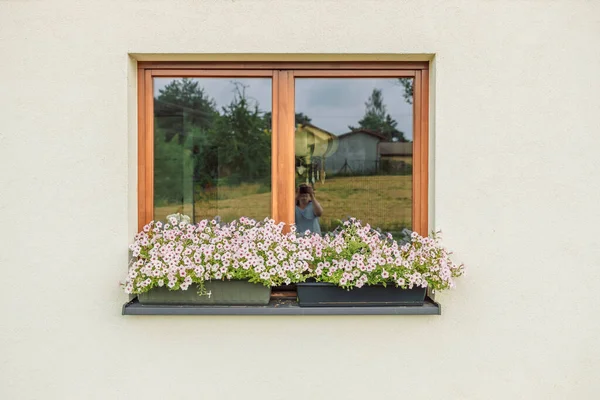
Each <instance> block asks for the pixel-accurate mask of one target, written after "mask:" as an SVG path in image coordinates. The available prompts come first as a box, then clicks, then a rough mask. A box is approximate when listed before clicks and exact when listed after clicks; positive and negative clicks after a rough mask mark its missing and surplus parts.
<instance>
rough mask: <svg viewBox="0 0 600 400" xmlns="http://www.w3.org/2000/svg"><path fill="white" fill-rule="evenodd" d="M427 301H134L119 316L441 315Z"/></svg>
mask: <svg viewBox="0 0 600 400" xmlns="http://www.w3.org/2000/svg"><path fill="white" fill-rule="evenodd" d="M441 314H442V308H441V306H440V304H439V303H436V302H435V301H434V300H432V299H431V298H430V297H426V298H425V303H424V304H423V305H422V306H401V307H299V306H298V303H297V302H296V301H295V300H280V299H272V300H271V302H270V303H269V304H268V305H266V306H176V305H143V304H140V303H139V302H138V300H137V297H136V298H135V299H133V300H131V301H130V302H128V303H125V304H124V305H123V315H441Z"/></svg>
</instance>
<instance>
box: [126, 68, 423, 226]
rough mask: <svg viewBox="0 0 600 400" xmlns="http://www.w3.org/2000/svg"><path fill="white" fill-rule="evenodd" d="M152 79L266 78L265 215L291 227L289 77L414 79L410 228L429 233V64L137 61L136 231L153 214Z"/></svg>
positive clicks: (291, 106)
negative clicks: (268, 201)
mask: <svg viewBox="0 0 600 400" xmlns="http://www.w3.org/2000/svg"><path fill="white" fill-rule="evenodd" d="M155 77H173V78H175V77H196V78H200V77H203V78H210V77H231V78H236V77H239V78H248V77H265V78H271V79H272V102H273V107H272V116H273V118H272V132H273V133H272V143H271V152H272V161H271V179H272V182H271V216H272V218H273V219H275V220H276V221H277V222H280V221H283V222H286V223H293V222H294V197H293V196H294V156H295V149H294V142H295V141H294V118H295V110H294V99H295V93H294V82H295V78H307V77H311V78H370V77H372V78H383V77H389V78H402V77H412V78H414V84H413V174H412V227H413V230H414V231H416V232H418V233H419V234H421V235H424V236H426V235H427V234H428V229H429V219H428V208H429V198H428V196H429V192H428V187H429V179H428V178H429V63H427V62H139V63H138V187H137V189H138V191H137V194H138V229H139V230H141V229H142V228H143V226H144V225H145V224H147V223H148V222H150V221H151V220H152V219H153V214H154V93H153V91H154V89H153V78H155Z"/></svg>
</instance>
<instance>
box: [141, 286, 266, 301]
mask: <svg viewBox="0 0 600 400" xmlns="http://www.w3.org/2000/svg"><path fill="white" fill-rule="evenodd" d="M204 287H205V289H206V291H207V292H210V293H211V295H210V296H208V295H203V296H198V286H197V285H195V284H194V285H191V286H190V287H189V288H188V290H169V289H168V288H167V287H164V286H163V287H159V288H154V289H151V290H150V291H148V292H146V293H140V294H138V301H139V302H140V304H154V305H156V304H179V305H267V304H269V299H270V297H271V288H270V287H268V286H264V285H261V284H256V283H250V282H247V281H210V282H205V283H204Z"/></svg>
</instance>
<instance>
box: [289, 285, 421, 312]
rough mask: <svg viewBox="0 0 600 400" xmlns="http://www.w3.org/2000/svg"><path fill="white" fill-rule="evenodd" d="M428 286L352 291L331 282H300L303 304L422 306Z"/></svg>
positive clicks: (379, 286)
mask: <svg viewBox="0 0 600 400" xmlns="http://www.w3.org/2000/svg"><path fill="white" fill-rule="evenodd" d="M426 292H427V289H426V288H412V289H402V288H398V287H396V286H394V285H393V284H390V285H388V286H387V287H384V286H383V285H373V286H363V287H361V288H354V289H351V290H346V289H342V288H341V287H339V286H335V285H333V284H331V283H323V282H304V283H298V305H299V306H300V307H382V306H422V305H423V303H424V301H425V294H426Z"/></svg>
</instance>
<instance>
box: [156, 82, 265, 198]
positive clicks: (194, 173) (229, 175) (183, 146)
mask: <svg viewBox="0 0 600 400" xmlns="http://www.w3.org/2000/svg"><path fill="white" fill-rule="evenodd" d="M244 89H245V88H244V87H243V86H242V85H241V84H239V83H236V85H235V91H234V98H233V100H232V101H231V103H230V104H229V105H227V106H225V107H223V108H222V109H221V112H219V111H218V110H217V109H216V105H215V102H214V101H213V100H212V99H210V98H209V97H208V96H207V95H206V94H205V92H204V89H203V88H202V87H200V86H199V82H198V81H195V80H191V79H187V78H184V79H178V80H174V81H173V82H171V83H170V84H169V85H167V86H166V87H165V88H164V89H162V90H160V94H159V96H158V97H157V98H156V99H155V105H156V107H155V127H156V128H155V138H154V154H155V161H154V163H155V165H154V169H155V176H154V179H155V185H154V186H155V202H156V204H157V205H163V204H168V203H181V202H183V201H184V199H185V198H191V195H192V192H195V194H194V196H195V197H196V198H198V195H201V192H202V191H203V188H211V187H215V186H219V185H223V184H224V183H227V184H228V185H239V184H241V183H243V182H249V181H261V182H262V181H265V178H268V177H270V171H271V130H270V125H268V123H267V120H266V119H265V117H264V116H263V113H262V112H261V111H260V110H259V108H258V104H251V103H250V101H249V100H248V98H247V96H246V94H245V90H244ZM265 184H266V185H269V186H270V179H269V180H268V181H266V183H265ZM262 190H266V191H268V190H269V188H266V189H265V188H262ZM187 192H189V193H187ZM188 201H189V200H188Z"/></svg>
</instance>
